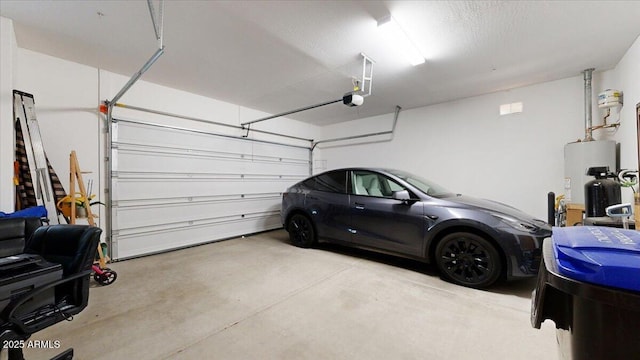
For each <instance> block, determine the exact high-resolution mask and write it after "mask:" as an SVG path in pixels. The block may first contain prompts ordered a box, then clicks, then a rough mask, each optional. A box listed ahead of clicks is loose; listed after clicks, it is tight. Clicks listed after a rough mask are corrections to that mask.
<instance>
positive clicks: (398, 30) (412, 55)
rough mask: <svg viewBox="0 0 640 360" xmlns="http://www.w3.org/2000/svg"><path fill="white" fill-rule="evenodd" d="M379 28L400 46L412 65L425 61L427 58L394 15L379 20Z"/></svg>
mask: <svg viewBox="0 0 640 360" xmlns="http://www.w3.org/2000/svg"><path fill="white" fill-rule="evenodd" d="M378 29H380V31H381V32H382V33H383V34H384V35H385V36H386V37H387V38H388V40H389V41H390V42H392V43H393V44H394V45H396V46H398V48H400V50H401V51H402V52H403V53H404V55H405V57H406V58H407V60H408V61H409V62H410V63H411V65H413V66H416V65H420V64H422V63H424V62H425V58H424V56H422V53H421V52H420V50H418V48H417V47H416V45H415V44H414V43H413V42H412V41H411V39H410V38H409V36H408V35H407V33H406V32H405V31H404V30H403V29H402V27H401V26H400V24H398V22H397V21H396V20H395V19H394V18H393V16H391V15H387V16H385V17H383V18H381V19H380V20H378Z"/></svg>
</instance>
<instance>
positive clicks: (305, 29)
mask: <svg viewBox="0 0 640 360" xmlns="http://www.w3.org/2000/svg"><path fill="white" fill-rule="evenodd" d="M153 4H154V5H155V9H156V11H158V9H159V2H158V1H153ZM388 13H391V14H392V15H393V16H394V17H395V18H396V19H397V20H398V21H399V22H400V23H402V24H403V27H404V30H405V32H407V33H408V34H410V35H411V36H412V38H413V41H414V42H415V43H416V45H417V46H418V48H420V49H421V51H422V52H423V53H424V55H425V56H426V58H427V61H426V63H424V64H422V65H418V66H415V67H412V66H410V65H409V64H408V63H407V62H406V61H405V60H403V59H402V58H400V57H398V56H396V54H397V52H396V51H395V50H394V49H393V48H392V44H389V43H387V42H385V41H383V39H382V38H381V36H380V34H379V33H378V32H377V26H376V19H380V18H381V17H383V16H385V15H387V14H388ZM0 15H2V16H4V17H7V18H10V19H13V21H14V28H15V32H16V38H17V42H18V46H19V47H21V48H26V49H31V50H34V51H38V52H41V53H45V54H49V55H52V56H56V57H59V58H63V59H68V60H71V61H75V62H78V63H82V64H87V65H91V66H94V67H98V68H101V69H106V70H109V71H112V72H116V73H121V74H124V75H127V76H129V75H131V74H133V73H135V72H136V71H138V70H139V69H140V67H141V66H142V65H143V64H144V63H145V61H147V59H149V57H151V55H152V54H153V53H154V51H155V50H157V48H158V42H157V41H156V38H155V33H154V30H153V25H152V22H151V16H150V14H149V8H148V6H147V2H146V1H139V0H136V1H75V0H74V1H63V0H58V1H50V0H46V1H38V0H32V1H22V0H21V1H11V0H2V1H0ZM639 18H640V1H342V0H341V1H176V0H173V1H166V2H165V7H164V38H163V42H164V46H165V54H164V55H163V56H162V57H160V59H159V60H158V61H157V62H156V63H155V64H154V65H153V66H152V67H151V69H150V70H149V71H148V72H146V73H145V74H144V76H143V79H144V80H147V81H150V82H154V83H157V84H162V85H166V86H169V87H172V88H177V89H181V90H186V91H189V92H192V93H196V94H200V95H204V96H207V97H211V98H216V99H219V100H223V101H227V102H231V103H235V104H239V105H243V106H246V107H250V108H253V109H257V110H261V111H265V112H268V113H274V114H275V113H280V112H285V111H288V110H292V109H296V108H300V107H304V106H308V105H314V104H317V103H321V102H325V101H329V100H334V99H339V98H341V97H342V95H343V94H344V93H345V92H347V91H350V90H351V89H352V77H358V78H359V77H361V74H362V58H361V56H360V53H365V54H367V55H368V56H369V57H371V58H372V59H373V60H374V61H375V66H374V70H373V87H372V95H371V96H369V97H367V98H366V99H365V103H364V105H362V106H360V107H355V108H350V107H346V106H343V105H340V104H333V105H328V106H324V107H320V108H316V109H313V110H309V111H304V112H300V113H297V114H294V115H289V116H288V117H290V118H294V119H298V120H301V121H305V122H308V123H312V124H316V125H327V124H332V123H337V122H341V121H347V120H353V119H357V118H363V117H368V116H374V115H379V114H386V113H391V112H393V110H394V108H395V106H396V105H400V106H402V107H403V108H404V109H410V108H415V107H421V106H426V105H431V104H436V103H441V102H446V101H450V100H455V99H460V98H465V97H470V96H474V95H479V94H484V93H490V92H495V91H501V90H506V89H510V88H515V87H520V86H524V85H529V84H534V83H539V82H544V81H551V80H557V79H562V78H567V77H571V76H576V75H579V74H580V72H581V71H582V70H583V69H586V68H589V67H595V68H596V70H597V71H598V70H600V71H602V70H608V69H611V68H613V67H614V66H615V65H616V64H617V63H618V61H619V60H620V59H621V58H622V56H623V55H624V53H625V52H626V51H627V49H628V48H629V47H630V46H631V44H632V43H633V42H634V40H635V39H636V38H637V37H638V35H639V34H640V21H638V19H639ZM132 105H135V104H132Z"/></svg>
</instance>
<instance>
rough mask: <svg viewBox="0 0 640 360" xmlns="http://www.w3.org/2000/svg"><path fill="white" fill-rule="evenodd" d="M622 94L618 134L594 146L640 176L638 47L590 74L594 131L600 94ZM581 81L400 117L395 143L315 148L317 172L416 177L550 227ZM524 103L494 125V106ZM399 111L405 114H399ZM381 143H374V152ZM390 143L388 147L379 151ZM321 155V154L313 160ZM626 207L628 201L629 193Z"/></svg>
mask: <svg viewBox="0 0 640 360" xmlns="http://www.w3.org/2000/svg"><path fill="white" fill-rule="evenodd" d="M606 88H615V89H620V90H623V91H624V97H625V106H624V107H623V109H622V112H621V118H622V125H621V126H620V129H619V130H618V131H617V132H616V133H615V134H609V133H608V132H607V131H596V132H595V133H594V137H595V138H596V139H608V138H611V139H614V140H616V141H617V142H619V143H620V152H621V154H620V164H621V167H622V168H633V169H635V168H637V166H638V165H637V154H636V135H635V134H636V132H635V104H636V103H637V102H639V101H640V40H636V41H635V43H634V44H633V46H632V47H631V48H630V49H629V50H628V52H627V54H626V55H625V56H624V57H623V59H622V60H621V61H620V63H619V64H618V65H617V66H616V68H615V69H613V70H609V71H603V72H596V73H595V74H594V81H593V92H594V94H593V97H594V101H593V104H594V110H593V114H594V120H593V122H594V125H598V124H601V123H602V120H601V118H600V117H599V116H600V115H599V112H598V109H597V94H598V93H599V92H600V91H602V90H604V89H606ZM583 94H584V81H583V76H582V75H576V76H575V77H572V78H568V79H563V80H558V81H553V82H547V83H542V84H537V85H533V86H527V87H522V88H518V89H512V90H509V91H502V92H497V93H493V94H486V95H482V96H477V97H473V98H468V99H462V100H459V101H453V102H448V103H443V104H438V105H433V106H428V107H423V108H417V109H411V110H404V111H402V112H401V113H400V117H399V120H398V124H397V128H396V133H395V137H394V138H393V139H392V140H391V139H390V136H378V137H374V138H366V139H362V140H358V141H357V143H356V144H353V142H349V141H345V142H343V143H342V144H340V143H338V144H331V145H329V144H327V145H319V148H321V149H322V153H321V155H319V154H315V153H314V156H315V159H316V163H317V164H318V165H317V166H316V167H315V169H314V170H315V171H316V172H318V171H321V170H325V169H334V168H339V167H346V166H378V167H390V168H398V169H405V170H409V171H412V172H414V173H416V174H419V175H422V176H423V177H426V178H428V179H431V180H433V181H435V182H437V183H440V184H442V185H444V186H446V187H448V188H449V189H451V190H452V191H456V192H460V193H464V194H468V195H473V196H478V197H485V198H490V199H493V200H497V201H501V202H504V203H507V204H510V205H513V206H515V207H517V208H520V209H522V210H524V211H526V212H528V213H530V214H532V215H534V216H537V217H539V218H541V219H546V215H547V214H546V194H547V193H548V192H549V191H553V192H555V193H556V194H562V193H563V178H564V163H563V161H564V159H563V156H564V155H563V154H564V152H563V151H564V145H565V144H566V143H568V142H572V141H576V140H578V139H582V138H584V95H583ZM516 101H522V102H523V103H524V112H523V113H521V114H512V115H507V116H500V115H499V106H500V104H506V103H511V102H516ZM400 105H401V104H400ZM392 119H393V114H387V115H383V116H376V117H373V118H367V119H361V120H356V121H352V122H349V123H343V124H338V125H333V126H329V127H326V128H325V129H324V131H323V138H335V137H340V136H345V135H353V134H364V133H369V132H377V131H385V130H389V129H391V125H392ZM373 140H379V142H372V141H373ZM385 140H386V141H385ZM316 151H317V150H316ZM625 196H626V198H625V199H623V200H624V201H631V198H632V196H631V192H630V191H628V193H627V194H625Z"/></svg>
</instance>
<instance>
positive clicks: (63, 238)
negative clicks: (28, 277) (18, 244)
mask: <svg viewBox="0 0 640 360" xmlns="http://www.w3.org/2000/svg"><path fill="white" fill-rule="evenodd" d="M101 233H102V230H101V229H100V228H97V227H94V226H88V225H51V226H43V227H40V228H38V229H36V231H35V232H34V233H33V236H31V239H29V241H28V242H27V245H26V248H25V252H26V253H29V254H38V255H40V256H42V257H43V258H44V259H45V260H47V261H50V262H53V263H58V264H61V265H62V269H63V276H67V275H71V274H75V273H78V272H81V271H83V270H88V269H90V268H91V264H92V263H93V259H94V257H95V253H96V251H97V248H98V243H99V242H100V234H101Z"/></svg>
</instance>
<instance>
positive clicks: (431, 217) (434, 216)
mask: <svg viewBox="0 0 640 360" xmlns="http://www.w3.org/2000/svg"><path fill="white" fill-rule="evenodd" d="M427 217H428V218H429V219H431V220H438V216H437V215H427Z"/></svg>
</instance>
